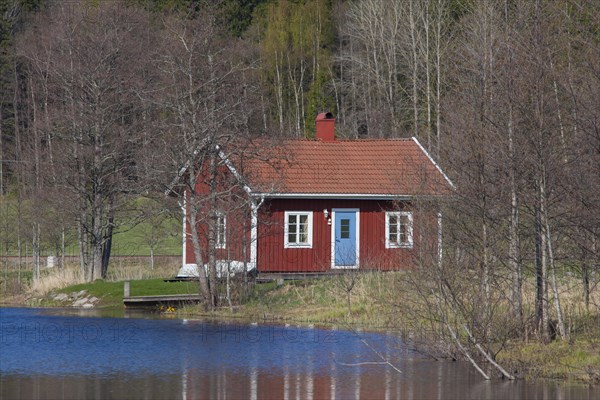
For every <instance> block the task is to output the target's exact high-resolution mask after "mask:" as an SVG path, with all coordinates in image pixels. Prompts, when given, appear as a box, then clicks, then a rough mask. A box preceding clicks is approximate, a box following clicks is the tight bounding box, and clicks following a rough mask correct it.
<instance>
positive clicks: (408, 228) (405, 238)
mask: <svg viewBox="0 0 600 400" xmlns="http://www.w3.org/2000/svg"><path fill="white" fill-rule="evenodd" d="M412 246H413V216H412V213H411V212H405V211H402V212H398V211H395V212H386V213H385V247H386V248H387V249H392V248H397V247H406V248H412Z"/></svg>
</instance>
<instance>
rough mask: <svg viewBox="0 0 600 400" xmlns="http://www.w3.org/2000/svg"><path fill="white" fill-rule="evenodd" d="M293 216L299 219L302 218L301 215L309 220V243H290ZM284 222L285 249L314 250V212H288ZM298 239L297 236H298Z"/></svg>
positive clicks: (285, 214)
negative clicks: (291, 217) (290, 218)
mask: <svg viewBox="0 0 600 400" xmlns="http://www.w3.org/2000/svg"><path fill="white" fill-rule="evenodd" d="M291 215H295V216H297V217H300V216H301V215H306V216H307V217H308V218H307V232H306V233H307V235H306V236H307V237H306V239H307V241H306V243H297V242H290V241H289V222H288V221H289V217H290V216H291ZM283 218H284V221H283V226H284V229H283V231H284V232H283V243H284V248H286V249H294V248H306V249H312V244H313V241H312V239H313V212H312V211H286V212H285V213H284V217H283ZM297 234H298V232H296V235H297ZM296 237H297V236H296Z"/></svg>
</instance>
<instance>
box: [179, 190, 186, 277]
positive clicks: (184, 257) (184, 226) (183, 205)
mask: <svg viewBox="0 0 600 400" xmlns="http://www.w3.org/2000/svg"><path fill="white" fill-rule="evenodd" d="M186 198H187V190H186V191H184V192H183V202H182V204H181V203H180V204H181V214H182V222H183V224H182V225H183V228H182V229H183V232H182V234H181V239H182V241H183V243H182V250H183V254H182V257H181V266H182V267H185V265H186V263H187V260H186V258H187V256H186V253H187V202H186Z"/></svg>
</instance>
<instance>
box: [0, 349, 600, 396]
mask: <svg viewBox="0 0 600 400" xmlns="http://www.w3.org/2000/svg"><path fill="white" fill-rule="evenodd" d="M347 361H349V360H347ZM183 365H185V362H184V363H183ZM398 365H399V367H400V369H401V370H402V373H401V374H399V373H397V372H396V371H393V370H392V369H391V368H389V367H386V366H384V365H371V366H369V365H361V366H356V367H346V366H343V365H341V363H339V362H336V359H335V354H332V356H331V358H330V362H329V363H328V364H327V366H326V368H320V369H316V368H313V364H311V363H310V362H307V363H305V364H303V365H298V360H297V359H290V360H289V361H288V362H287V363H285V364H283V366H282V367H281V368H278V369H261V367H260V366H254V367H251V368H249V369H245V370H244V369H235V368H233V369H232V368H229V369H228V368H224V367H220V368H217V369H213V370H210V371H206V370H203V369H197V368H196V369H186V370H184V371H183V372H182V373H180V374H167V375H160V374H145V375H134V374H122V373H120V374H114V375H103V376H96V375H70V376H69V375H68V376H52V375H35V376H22V375H3V376H2V377H1V378H0V379H1V385H0V398H15V397H17V398H31V399H34V398H80V399H84V398H148V399H152V398H181V399H213V398H227V399H295V398H301V399H384V398H392V399H400V398H402V399H404V398H406V399H410V398H415V399H420V398H462V397H464V396H466V395H468V396H470V397H471V398H481V399H486V398H488V399H489V398H497V399H499V398H537V397H539V395H541V394H542V393H543V394H544V396H546V398H558V397H560V398H563V399H565V400H567V399H580V398H589V399H592V398H598V394H599V392H600V391H598V390H597V389H594V388H592V387H584V386H573V385H571V386H568V387H566V386H565V387H560V386H559V385H558V384H557V383H553V382H546V383H536V384H533V383H526V382H523V381H516V382H506V381H491V382H490V381H487V382H482V381H481V378H480V377H479V376H478V375H476V373H474V372H473V371H472V369H471V368H470V367H469V365H467V364H466V363H461V362H453V363H450V362H443V361H442V362H440V361H430V360H424V359H413V358H407V359H404V360H402V361H401V362H400V363H398Z"/></svg>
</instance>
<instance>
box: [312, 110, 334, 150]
mask: <svg viewBox="0 0 600 400" xmlns="http://www.w3.org/2000/svg"><path fill="white" fill-rule="evenodd" d="M316 124H317V132H316V135H315V137H316V138H317V139H318V140H320V141H321V142H324V143H331V142H335V118H333V114H332V113H330V112H328V113H321V114H319V115H317V119H316Z"/></svg>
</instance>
